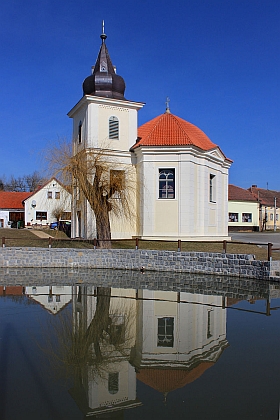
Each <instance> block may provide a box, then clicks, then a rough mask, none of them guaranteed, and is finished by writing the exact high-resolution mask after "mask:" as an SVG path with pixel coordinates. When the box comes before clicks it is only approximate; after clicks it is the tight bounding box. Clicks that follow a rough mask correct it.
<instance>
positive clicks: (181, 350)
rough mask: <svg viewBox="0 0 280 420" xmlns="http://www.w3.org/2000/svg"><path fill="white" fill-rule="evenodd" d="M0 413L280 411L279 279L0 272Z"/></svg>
mask: <svg viewBox="0 0 280 420" xmlns="http://www.w3.org/2000/svg"><path fill="white" fill-rule="evenodd" d="M0 316H1V323H0V370H1V372H0V388H1V389H0V399H1V404H0V418H1V419H5V420H6V419H7V420H17V419H20V420H24V419H29V420H30V419H31V420H32V419H40V420H43V419H48V420H52V419H61V420H62V419H65V420H66V419H67V420H69V419H81V420H82V419H85V418H88V419H90V418H92V419H102V418H106V419H133V420H137V419H145V420H149V419H153V420H157V419H171V418H174V419H191V420H192V419H195V420H196V419H203V420H205V419H218V420H219V419H222V420H225V419H226V420H228V419H232V420H233V419H234V420H237V419H241V420H243V419H244V420H245V419H254V420H255V419H258V418H262V419H266V420H270V419H271V420H277V419H279V418H280V417H279V401H280V386H279V384H280V362H279V358H280V284H279V283H278V284H277V283H268V282H262V281H253V280H238V279H232V278H225V277H217V276H216V277H211V276H209V277H207V276H191V275H184V274H172V273H169V274H168V273H164V274H163V273H148V272H145V273H139V272H126V271H118V270H114V271H110V270H83V271H79V270H76V271H75V270H74V271H73V270H59V269H57V270H46V269H43V270H32V269H29V270H24V269H21V270H11V269H10V270H4V269H0Z"/></svg>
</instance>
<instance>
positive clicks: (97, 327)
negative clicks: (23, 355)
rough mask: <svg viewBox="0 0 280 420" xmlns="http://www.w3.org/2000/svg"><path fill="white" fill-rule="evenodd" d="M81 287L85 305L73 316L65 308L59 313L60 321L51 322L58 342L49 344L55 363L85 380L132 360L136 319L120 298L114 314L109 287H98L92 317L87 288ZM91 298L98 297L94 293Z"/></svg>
mask: <svg viewBox="0 0 280 420" xmlns="http://www.w3.org/2000/svg"><path fill="white" fill-rule="evenodd" d="M80 288H81V289H82V290H80V292H79V294H80V299H81V306H80V307H79V309H77V313H76V314H73V315H72V314H70V313H69V311H66V312H65V311H64V313H62V314H61V315H60V314H59V320H58V322H56V323H53V322H51V325H50V327H51V332H52V334H54V335H55V343H54V342H53V340H48V344H47V345H46V347H47V350H48V353H49V356H50V359H51V363H52V364H56V365H57V367H59V370H60V371H61V370H62V371H63V373H64V374H66V375H67V376H72V375H73V374H74V376H75V378H76V380H77V379H78V381H82V382H83V380H84V379H85V377H87V378H90V379H93V378H95V377H98V376H99V377H103V376H104V374H105V373H106V374H107V373H108V371H109V370H110V371H112V369H113V366H114V365H116V363H118V362H119V361H121V360H123V359H124V358H125V359H126V360H128V358H129V354H130V348H131V347H132V346H133V343H132V338H133V337H132V336H131V326H132V325H133V321H134V320H135V318H133V314H132V313H131V311H130V309H129V306H125V305H124V304H121V303H120V300H118V304H117V305H115V306H114V308H113V313H111V312H110V311H111V310H112V307H111V306H112V305H111V300H112V298H111V289H110V288H108V287H97V289H96V292H95V295H96V306H95V312H94V314H93V316H92V314H90V313H89V311H88V308H87V303H86V302H87V299H88V296H87V288H86V287H83V286H80ZM74 298H75V296H74ZM91 298H92V299H94V297H93V296H91ZM78 299H79V297H78ZM77 315H78V318H77ZM91 316H92V319H91V320H90V317H91ZM113 370H114V369H113Z"/></svg>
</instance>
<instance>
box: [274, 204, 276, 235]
mask: <svg viewBox="0 0 280 420" xmlns="http://www.w3.org/2000/svg"><path fill="white" fill-rule="evenodd" d="M274 232H276V197H274Z"/></svg>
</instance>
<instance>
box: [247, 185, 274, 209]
mask: <svg viewBox="0 0 280 420" xmlns="http://www.w3.org/2000/svg"><path fill="white" fill-rule="evenodd" d="M248 191H250V192H251V193H252V194H253V195H254V197H255V198H256V200H258V201H259V202H260V203H261V204H262V205H263V206H267V207H274V198H276V205H277V207H280V191H273V190H265V189H263V188H258V187H257V186H256V185H252V187H250V188H248Z"/></svg>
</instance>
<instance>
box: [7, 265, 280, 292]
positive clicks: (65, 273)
mask: <svg viewBox="0 0 280 420" xmlns="http://www.w3.org/2000/svg"><path fill="white" fill-rule="evenodd" d="M0 285H5V286H12V287H13V286H15V285H22V286H25V287H27V286H34V285H35V286H36V287H38V286H46V285H47V286H57V285H63V286H66V285H70V286H79V287H83V288H85V290H86V288H91V289H92V287H112V288H124V289H127V288H129V289H150V290H164V291H173V292H187V293H192V294H193V293H197V294H200V295H215V296H224V297H227V298H232V299H237V300H255V299H269V297H271V296H273V297H274V298H277V297H278V298H279V297H280V288H279V287H278V288H277V286H278V285H277V283H273V284H271V283H270V282H269V281H262V280H259V279H258V280H257V279H250V278H246V279H245V278H238V277H230V276H220V275H217V274H215V275H210V274H191V273H178V272H171V271H165V272H160V273H159V272H157V271H145V272H144V273H142V272H140V271H138V270H137V271H136V270H134V271H131V270H109V269H103V268H102V269H98V268H96V269H86V268H78V269H71V268H56V269H53V268H0ZM85 294H86V293H85Z"/></svg>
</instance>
